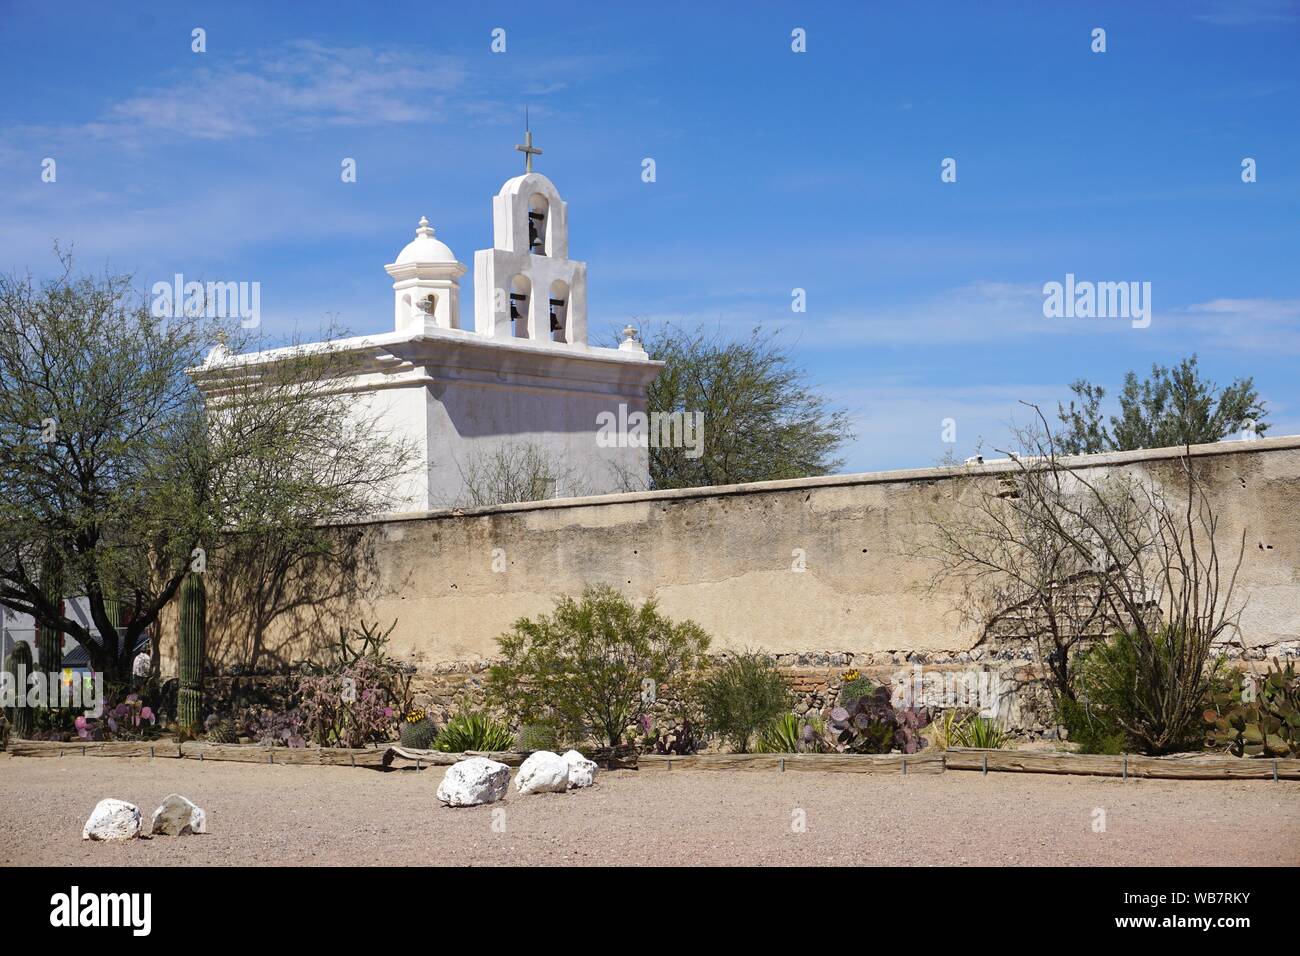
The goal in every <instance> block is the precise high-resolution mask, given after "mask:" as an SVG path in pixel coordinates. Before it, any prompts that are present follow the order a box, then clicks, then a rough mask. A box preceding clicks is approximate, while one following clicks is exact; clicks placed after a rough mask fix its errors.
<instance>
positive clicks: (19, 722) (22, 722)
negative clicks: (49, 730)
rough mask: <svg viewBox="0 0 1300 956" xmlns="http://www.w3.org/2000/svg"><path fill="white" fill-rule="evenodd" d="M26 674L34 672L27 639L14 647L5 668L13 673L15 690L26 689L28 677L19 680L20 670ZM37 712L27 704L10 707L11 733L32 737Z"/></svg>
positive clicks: (17, 736)
mask: <svg viewBox="0 0 1300 956" xmlns="http://www.w3.org/2000/svg"><path fill="white" fill-rule="evenodd" d="M20 669H21V670H22V671H23V673H24V674H30V673H31V672H32V647H31V645H30V644H28V643H27V642H26V641H19V642H18V643H17V644H15V645H14V649H13V650H12V651H10V652H9V657H8V659H7V660H6V661H5V670H7V671H8V672H9V673H10V674H13V675H14V677H13V680H14V690H15V692H17V691H20V690H24V689H25V684H26V677H25V676H24V677H23V678H22V681H21V682H20V681H19V674H18V672H19V670H20ZM34 718H35V714H33V713H32V709H31V708H30V707H26V706H22V707H19V706H14V707H10V708H9V727H10V733H11V734H12V735H13V736H14V737H16V738H18V739H22V738H24V737H30V736H31V735H32V729H33V727H32V722H33V719H34Z"/></svg>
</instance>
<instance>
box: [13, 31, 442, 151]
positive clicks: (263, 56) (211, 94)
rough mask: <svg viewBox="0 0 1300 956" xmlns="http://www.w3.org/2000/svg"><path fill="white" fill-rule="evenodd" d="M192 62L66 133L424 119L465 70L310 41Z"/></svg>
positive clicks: (222, 134)
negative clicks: (245, 54)
mask: <svg viewBox="0 0 1300 956" xmlns="http://www.w3.org/2000/svg"><path fill="white" fill-rule="evenodd" d="M193 64H194V65H193V68H192V69H189V70H186V71H183V72H178V73H177V74H175V75H174V76H173V77H172V79H171V80H170V81H169V82H163V83H158V84H156V85H154V86H152V87H146V88H143V89H140V90H138V91H137V92H136V93H135V94H133V95H132V96H130V97H128V98H127V99H125V100H122V101H120V102H118V103H114V104H112V105H110V106H109V107H108V108H107V109H106V110H105V111H104V112H103V113H102V114H101V115H100V116H99V117H97V118H95V119H93V120H90V121H88V122H85V123H83V124H81V125H80V126H78V127H63V128H62V132H64V133H65V134H68V133H72V134H75V135H77V136H89V137H92V138H97V139H105V140H111V141H114V142H119V143H123V144H128V145H134V146H139V147H143V146H149V145H157V144H158V143H159V142H160V141H163V140H164V139H165V138H167V137H181V138H184V139H191V140H230V139H242V138H249V137H256V136H262V135H265V134H267V133H270V132H282V131H284V130H286V129H289V130H308V129H313V128H319V127H353V126H376V125H382V124H386V123H407V122H430V121H433V120H436V119H440V118H442V117H443V116H445V115H446V114H447V113H448V112H449V110H450V109H451V105H452V95H451V94H453V93H455V92H456V91H458V90H460V89H461V88H462V87H463V86H464V85H465V83H466V77H467V73H466V70H465V68H464V67H463V65H462V64H461V63H460V62H459V61H458V60H457V59H455V58H453V57H446V56H434V55H432V54H429V55H428V56H425V57H418V56H415V55H413V54H412V53H411V52H410V51H398V50H393V49H372V48H369V47H340V46H329V45H326V44H322V43H318V42H316V41H313V40H296V41H293V42H291V43H289V44H287V45H286V46H285V47H284V48H281V49H277V50H273V51H263V52H260V53H258V54H257V55H253V56H240V57H236V58H234V59H232V60H229V61H226V60H219V59H218V58H216V57H215V56H214V57H211V58H209V56H208V54H194V55H193ZM58 131H59V130H58V129H42V128H37V127H28V128H27V129H26V132H27V133H29V134H36V133H45V134H47V135H48V134H50V133H51V132H58Z"/></svg>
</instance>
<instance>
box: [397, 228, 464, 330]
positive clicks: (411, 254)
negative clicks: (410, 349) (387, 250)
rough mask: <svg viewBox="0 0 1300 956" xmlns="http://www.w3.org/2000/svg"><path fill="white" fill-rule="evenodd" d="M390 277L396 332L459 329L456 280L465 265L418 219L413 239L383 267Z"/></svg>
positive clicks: (458, 296)
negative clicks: (391, 279) (418, 222)
mask: <svg viewBox="0 0 1300 956" xmlns="http://www.w3.org/2000/svg"><path fill="white" fill-rule="evenodd" d="M384 270H385V271H386V272H387V273H388V274H389V275H390V276H392V277H393V323H394V328H395V330H396V331H398V332H406V333H420V332H427V331H430V330H432V329H435V328H436V329H459V328H460V277H461V276H462V275H464V274H465V271H466V270H465V266H464V265H462V264H461V263H459V262H457V261H456V255H455V253H453V252H452V251H451V249H450V248H449V247H448V246H447V244H446V243H444V242H440V241H438V240H437V239H435V238H434V237H433V227H432V226H430V225H429V220H428V219H426V218H424V217H423V216H421V217H420V225H419V227H418V228H417V229H416V230H415V238H414V239H412V240H411V241H410V242H408V243H407V244H406V247H405V248H404V249H403V250H402V251H401V252H400V253H398V255H397V261H396V262H393V263H390V264H389V265H386V266H384Z"/></svg>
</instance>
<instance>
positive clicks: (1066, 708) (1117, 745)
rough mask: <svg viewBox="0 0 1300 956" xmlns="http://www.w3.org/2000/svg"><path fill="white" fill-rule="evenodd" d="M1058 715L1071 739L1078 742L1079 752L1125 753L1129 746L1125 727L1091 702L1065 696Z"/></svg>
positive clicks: (1058, 706) (1057, 708) (1059, 703)
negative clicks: (1090, 704)
mask: <svg viewBox="0 0 1300 956" xmlns="http://www.w3.org/2000/svg"><path fill="white" fill-rule="evenodd" d="M1056 719H1057V722H1058V723H1060V725H1061V726H1062V727H1064V728H1065V730H1066V732H1067V734H1068V735H1069V739H1070V741H1071V742H1072V743H1074V744H1077V745H1078V748H1079V753H1084V754H1121V753H1123V752H1124V751H1125V749H1126V744H1127V742H1128V738H1127V735H1126V734H1125V733H1124V730H1123V728H1121V727H1120V726H1119V725H1118V724H1116V723H1115V722H1114V720H1113V719H1111V718H1109V717H1108V716H1106V715H1104V714H1102V713H1100V712H1097V711H1094V710H1093V709H1092V708H1091V707H1090V706H1089V705H1087V704H1083V703H1080V702H1078V701H1073V700H1070V699H1069V698H1068V697H1064V696H1062V697H1061V698H1060V699H1059V700H1058V701H1057V703H1056Z"/></svg>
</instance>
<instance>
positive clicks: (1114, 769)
mask: <svg viewBox="0 0 1300 956" xmlns="http://www.w3.org/2000/svg"><path fill="white" fill-rule="evenodd" d="M8 753H9V754H10V755H11V756H14V757H56V758H57V757H63V756H77V757H134V758H140V757H146V758H154V759H157V758H163V759H187V760H232V761H237V762H241V763H268V764H279V765H286V764H293V765H299V766H320V767H367V768H371V769H376V770H383V769H390V768H392V767H393V766H394V765H395V764H396V765H398V766H414V767H416V768H417V769H422V768H423V767H426V766H429V767H433V766H448V765H450V764H453V763H455V762H456V761H457V760H462V759H464V758H465V757H488V758H490V759H492V760H496V761H499V762H501V763H504V764H506V765H508V766H511V767H517V766H519V764H520V763H522V762H523V760H524V757H525V756H527V755H526V754H522V753H516V752H513V751H512V752H506V753H497V752H492V753H478V752H466V753H463V754H450V753H442V752H440V751H435V750H422V751H413V750H407V749H403V748H401V747H398V746H387V747H367V748H362V749H349V748H345V747H263V746H261V745H259V744H209V743H204V742H201V741H193V740H191V741H186V742H185V743H182V744H177V743H176V742H175V741H172V740H154V741H86V742H84V743H83V742H70V743H61V742H57V741H48V740H10V741H9V748H8ZM399 761H400V763H399ZM632 766H634V767H636V768H638V769H641V770H649V771H652V772H672V771H675V770H717V771H721V770H734V771H742V772H756V771H766V772H776V773H784V772H786V771H791V772H823V773H886V774H895V773H896V774H900V775H906V774H911V773H920V774H938V773H945V772H947V771H949V770H954V771H962V770H964V771H974V772H978V773H983V774H987V773H1046V774H1060V775H1069V776H1092V777H1119V778H1120V779H1123V780H1127V779H1128V778H1129V777H1135V778H1147V779H1162V780H1272V781H1280V780H1300V759H1295V758H1282V757H1279V758H1271V757H1268V758H1247V757H1219V756H1198V757H1144V756H1141V755H1138V754H1120V755H1118V756H1106V755H1098V754H1076V753H1068V752H1065V751H1052V750H977V749H967V748H959V749H953V750H946V751H923V752H921V753H915V754H694V755H691V756H674V755H663V756H661V755H657V754H642V755H640V756H639V757H638V758H637V760H636V762H635V764H633V765H632Z"/></svg>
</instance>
